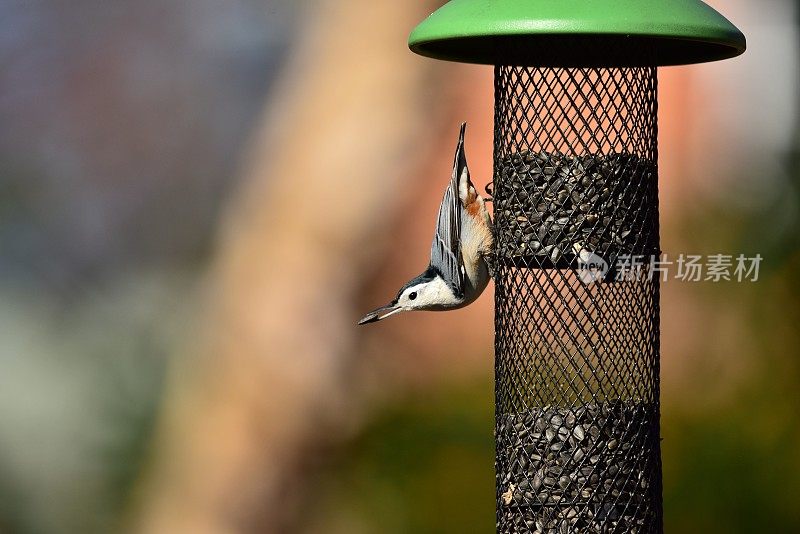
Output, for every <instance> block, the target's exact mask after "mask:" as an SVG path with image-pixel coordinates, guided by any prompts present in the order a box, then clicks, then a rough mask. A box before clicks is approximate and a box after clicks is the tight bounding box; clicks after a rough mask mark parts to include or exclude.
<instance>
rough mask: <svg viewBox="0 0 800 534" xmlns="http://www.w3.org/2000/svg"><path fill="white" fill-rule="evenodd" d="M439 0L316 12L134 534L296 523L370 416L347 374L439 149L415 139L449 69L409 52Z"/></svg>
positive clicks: (228, 250)
mask: <svg viewBox="0 0 800 534" xmlns="http://www.w3.org/2000/svg"><path fill="white" fill-rule="evenodd" d="M434 4H436V2H432V1H426V2H374V1H371V0H354V1H349V2H341V1H340V0H324V1H318V2H313V3H311V4H310V5H309V6H308V7H307V9H305V12H304V15H305V18H304V19H303V21H304V22H302V27H301V28H299V31H301V32H302V35H301V38H300V42H299V43H298V47H297V49H296V50H295V53H294V55H293V57H292V59H291V61H290V63H289V65H288V67H287V70H286V72H285V74H284V75H283V76H282V82H281V86H280V87H279V88H278V89H277V90H276V91H275V94H274V97H273V100H272V101H270V102H269V105H268V106H267V108H266V112H265V116H264V117H263V120H262V123H261V126H260V127H259V128H258V130H257V132H256V134H255V136H254V142H253V146H252V150H251V154H250V157H249V158H248V161H247V162H246V165H245V169H244V173H243V174H244V181H243V183H242V185H241V187H240V191H239V193H238V194H237V195H236V196H235V198H233V199H231V202H230V204H229V209H228V210H227V213H226V214H225V217H224V220H223V230H222V233H221V238H220V242H219V245H218V249H217V255H216V259H215V261H214V263H213V266H212V269H211V272H210V274H209V279H208V281H207V282H208V283H207V285H206V287H208V288H210V290H209V292H208V293H207V294H205V295H203V297H204V300H203V303H204V308H203V310H204V311H202V312H201V320H200V321H199V323H200V326H201V328H198V331H197V333H196V335H194V336H193V337H194V339H193V340H191V343H190V346H189V347H188V349H187V350H186V351H184V354H183V355H182V357H181V358H179V359H178V362H177V363H176V364H175V366H174V368H173V370H172V373H171V375H170V381H169V384H168V396H167V399H166V408H165V411H166V413H165V415H164V416H163V418H162V421H161V423H160V426H159V432H158V439H157V443H156V449H155V458H154V460H153V463H152V466H151V469H150V471H149V473H148V476H147V477H146V479H145V480H144V481H143V482H142V484H141V486H140V488H139V493H138V494H139V496H140V497H139V503H138V504H137V506H136V511H135V517H133V518H132V522H133V524H134V525H135V528H136V530H138V531H141V532H156V533H170V534H172V533H180V532H191V533H193V534H202V533H222V532H249V531H258V532H288V531H292V530H293V528H292V526H293V525H294V524H295V521H296V519H297V517H298V514H300V513H307V512H308V510H306V509H304V508H303V506H304V503H302V502H301V501H300V496H301V494H303V484H304V482H305V480H306V479H305V475H306V473H307V472H308V471H313V468H314V464H315V462H314V460H313V458H314V457H315V456H319V455H315V454H314V452H315V451H320V450H324V448H325V447H326V446H329V445H331V444H335V443H336V442H337V441H340V440H341V439H343V438H344V437H346V436H347V435H348V432H349V429H352V428H353V427H354V425H355V424H356V423H357V420H358V415H359V413H360V412H361V408H360V407H359V406H358V403H357V398H354V396H353V395H352V392H351V391H350V388H351V387H352V385H351V383H350V381H349V379H348V377H349V376H350V373H351V371H352V369H353V366H354V365H355V364H357V359H355V358H354V357H355V356H356V355H357V354H358V346H357V340H356V337H355V336H356V332H357V331H356V328H355V325H354V320H355V319H356V316H355V315H354V304H355V303H356V302H357V295H358V293H359V291H360V289H362V285H361V284H362V281H361V279H362V277H363V276H364V275H365V273H364V270H365V268H366V266H367V265H368V264H369V262H368V261H367V260H368V258H367V257H366V256H365V254H367V253H368V251H370V250H372V251H374V250H375V247H374V246H373V245H372V244H373V243H375V242H376V241H377V240H381V239H382V240H384V241H386V244H385V245H384V249H385V248H386V247H388V245H389V244H390V243H391V242H390V241H389V240H387V239H385V237H384V238H381V237H380V236H385V235H386V233H387V232H388V230H389V228H390V224H391V222H392V217H391V212H392V210H396V209H398V207H399V206H400V205H401V204H402V201H404V200H407V199H405V198H404V197H402V196H400V195H399V191H400V190H401V187H400V184H401V178H403V177H407V176H409V175H419V174H420V173H419V172H418V171H419V169H418V168H417V167H418V166H419V165H420V161H422V160H423V159H424V158H425V155H426V153H425V151H424V150H423V151H420V150H418V149H416V150H413V149H412V146H413V147H420V146H427V145H429V144H431V143H432V138H433V137H435V136H438V132H436V131H433V130H432V129H431V128H430V124H431V122H432V118H431V115H432V114H435V110H432V109H428V108H426V105H428V106H430V102H431V101H432V100H434V99H432V98H431V95H430V94H429V93H430V92H432V91H436V90H437V89H436V88H437V87H439V85H437V84H432V83H430V82H431V80H430V75H431V74H432V71H433V67H434V66H435V67H436V69H437V72H439V73H440V74H441V73H442V72H443V71H446V69H447V68H448V67H443V66H442V64H440V63H437V64H435V63H434V62H432V61H427V60H422V59H420V58H418V57H417V56H415V55H413V54H411V53H410V52H409V51H408V50H407V48H406V46H405V41H406V39H407V33H408V31H409V29H410V28H412V27H413V26H414V24H415V23H417V22H418V21H420V20H422V18H423V17H424V16H425V15H426V14H427V13H429V12H430V11H431V10H432V9H434V8H435V7H436V5H434ZM412 143H413V145H412ZM415 171H416V172H415ZM406 186H407V187H413V184H406ZM404 189H405V188H404ZM438 194H439V193H438V192H437V195H438ZM368 243H369V244H370V246H369V247H367V246H366V244H368ZM305 504H308V503H305ZM312 506H313V505H312Z"/></svg>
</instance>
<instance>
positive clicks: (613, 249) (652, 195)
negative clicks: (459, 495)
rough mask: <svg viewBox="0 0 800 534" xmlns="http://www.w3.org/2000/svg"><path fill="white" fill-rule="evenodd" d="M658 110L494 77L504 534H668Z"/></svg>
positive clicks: (506, 75) (567, 73) (584, 73)
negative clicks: (662, 439) (658, 268)
mask: <svg viewBox="0 0 800 534" xmlns="http://www.w3.org/2000/svg"><path fill="white" fill-rule="evenodd" d="M656 97H657V81H656V69H655V68H613V69H557V68H529V67H506V66H499V67H496V70H495V147H494V185H493V187H494V188H493V191H492V192H493V195H494V199H495V212H494V213H495V230H496V253H497V259H498V269H497V272H496V274H495V284H496V325H495V328H496V338H495V351H496V362H495V367H496V369H495V372H496V378H495V380H496V384H495V394H496V428H495V433H496V472H497V479H496V489H497V530H498V532H504V533H506V532H537V533H539V532H541V533H568V532H570V533H571V532H636V533H651V532H661V531H662V508H661V461H660V446H659V304H658V303H659V280H658V277H657V276H650V274H651V272H652V270H653V268H654V264H651V263H650V262H651V258H653V257H654V255H656V254H657V253H658V250H659V247H658V183H657V174H658V172H657V141H656V137H657V119H656V111H657V101H656ZM579 259H580V260H582V261H583V264H582V267H584V269H583V270H581V269H579ZM590 263H591V264H594V265H596V266H597V268H598V271H587V270H586V268H587V265H588V264H590ZM625 266H628V267H629V268H624V267H625ZM606 267H607V269H606ZM587 272H589V273H595V272H599V273H601V274H602V273H603V272H605V277H604V278H603V279H602V280H596V279H597V278H599V275H597V274H595V275H594V277H593V276H589V277H587V276H586V273H587Z"/></svg>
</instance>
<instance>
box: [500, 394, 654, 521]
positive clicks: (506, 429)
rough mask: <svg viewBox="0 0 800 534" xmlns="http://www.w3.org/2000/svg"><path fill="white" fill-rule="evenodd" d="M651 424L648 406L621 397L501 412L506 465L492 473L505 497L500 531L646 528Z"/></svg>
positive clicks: (651, 484)
mask: <svg viewBox="0 0 800 534" xmlns="http://www.w3.org/2000/svg"><path fill="white" fill-rule="evenodd" d="M656 422H657V413H656V411H655V409H654V407H653V406H652V405H648V404H641V403H632V402H619V401H617V402H608V403H604V404H589V405H585V406H581V407H577V408H556V407H543V408H535V409H532V410H530V411H528V412H526V413H519V414H512V415H508V416H506V417H505V418H504V422H503V423H502V424H501V425H500V427H499V432H498V436H497V440H498V441H497V444H498V451H499V452H500V454H501V457H504V458H507V459H508V465H498V466H497V469H498V472H497V475H498V480H499V481H501V483H502V484H504V485H505V487H506V488H507V489H508V492H507V493H506V494H504V497H506V496H507V497H508V498H507V499H506V498H504V499H503V503H502V508H501V510H500V512H499V514H498V525H497V527H498V531H501V532H530V531H531V530H530V527H529V525H530V524H536V525H541V527H542V528H538V527H537V528H536V530H538V531H541V532H551V531H552V532H611V531H614V532H646V531H647V527H649V526H650V524H651V523H652V522H653V521H654V520H655V514H656V511H655V510H653V509H652V508H650V507H649V503H651V502H652V499H651V497H650V496H649V494H650V493H651V492H652V491H658V482H657V480H658V479H657V477H658V469H659V463H658V458H657V456H654V455H650V454H643V451H649V450H651V448H650V447H649V445H650V440H651V439H652V438H653V436H655V428H657V426H656V425H657V423H656ZM612 443H613V446H612ZM554 445H557V447H555V448H554ZM528 481H532V485H531V484H530V483H528Z"/></svg>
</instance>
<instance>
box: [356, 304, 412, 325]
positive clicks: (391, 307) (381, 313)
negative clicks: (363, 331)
mask: <svg viewBox="0 0 800 534" xmlns="http://www.w3.org/2000/svg"><path fill="white" fill-rule="evenodd" d="M402 310H403V308H401V307H400V306H398V305H397V303H396V302H390V303H389V304H387V305H386V306H381V307H380V308H377V309H375V310H372V311H371V312H369V313H368V314H366V315H365V316H364V317H362V318H361V320H360V321H358V324H369V323H374V322H377V321H380V320H381V319H386V318H387V317H389V316H390V315H394V314H395V313H397V312H399V311H402Z"/></svg>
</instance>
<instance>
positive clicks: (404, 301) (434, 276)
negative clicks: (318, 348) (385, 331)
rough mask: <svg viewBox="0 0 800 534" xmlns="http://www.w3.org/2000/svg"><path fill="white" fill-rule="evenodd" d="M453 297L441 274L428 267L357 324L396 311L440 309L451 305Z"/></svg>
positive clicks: (372, 321) (377, 319)
mask: <svg viewBox="0 0 800 534" xmlns="http://www.w3.org/2000/svg"><path fill="white" fill-rule="evenodd" d="M454 303H455V297H454V296H453V292H452V290H451V289H450V288H449V287H448V286H447V284H446V283H445V281H444V279H442V277H441V275H440V274H439V273H437V272H436V271H435V270H434V269H433V268H431V267H429V268H428V269H427V270H426V271H425V272H424V273H422V274H421V275H419V276H417V277H416V278H414V279H413V280H410V281H409V282H408V283H406V284H405V285H404V286H403V287H402V288H400V291H399V292H398V293H397V297H395V299H394V300H393V301H392V302H390V303H389V304H387V305H386V306H381V307H380V308H377V309H375V310H372V311H371V312H369V313H368V314H366V315H365V316H364V317H363V318H362V319H361V320H360V321H358V324H369V323H374V322H376V321H381V320H383V319H386V318H387V317H390V316H392V315H394V314H396V313H400V312H404V311H414V310H442V309H446V308H448V307H450V306H452V305H453V304H454Z"/></svg>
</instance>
